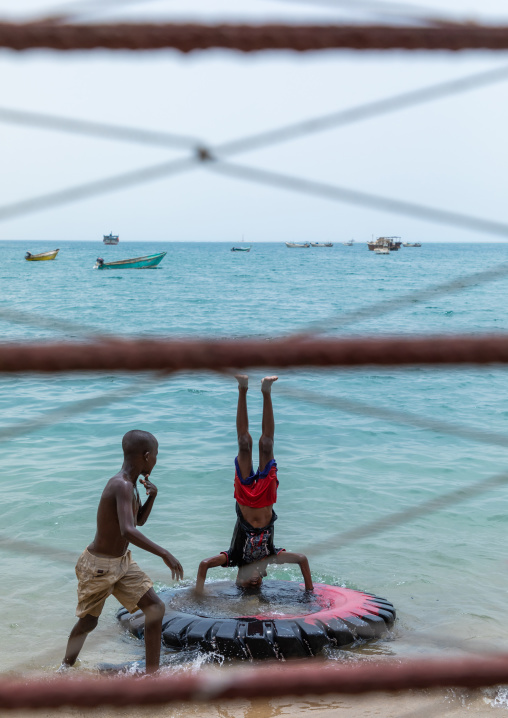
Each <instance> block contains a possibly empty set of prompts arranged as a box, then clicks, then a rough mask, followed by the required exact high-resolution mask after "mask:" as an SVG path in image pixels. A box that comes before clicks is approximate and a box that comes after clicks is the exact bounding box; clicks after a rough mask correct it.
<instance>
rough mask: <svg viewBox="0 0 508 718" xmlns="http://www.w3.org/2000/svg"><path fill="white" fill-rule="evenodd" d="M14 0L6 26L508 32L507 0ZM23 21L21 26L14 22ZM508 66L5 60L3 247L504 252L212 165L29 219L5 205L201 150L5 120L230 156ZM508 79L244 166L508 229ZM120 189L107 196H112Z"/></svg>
mask: <svg viewBox="0 0 508 718" xmlns="http://www.w3.org/2000/svg"><path fill="white" fill-rule="evenodd" d="M334 4H335V3H334V2H333V0H319V2H318V0H314V1H311V0H309V2H307V3H306V2H303V1H298V0H293V1H292V2H291V1H290V0H271V1H268V0H245V1H244V2H242V3H240V2H238V0H237V1H236V2H233V1H232V0H231V1H230V2H227V1H226V0H222V1H220V2H219V1H214V0H185V1H184V0H166V1H165V2H146V1H143V0H139V1H138V2H133V0H130V2H129V1H128V0H124V2H121V0H102V1H101V3H98V2H97V3H93V2H80V3H77V2H68V3H65V2H62V3H60V4H58V3H57V2H54V3H50V0H46V1H45V2H43V1H42V0H17V2H16V3H13V2H12V1H8V0H0V18H1V19H8V20H12V21H22V20H32V19H36V18H38V17H41V16H42V17H45V16H47V15H48V14H53V13H57V12H66V13H69V14H72V15H73V17H75V19H76V20H77V21H82V22H86V21H113V20H120V19H121V20H147V21H153V20H168V21H169V20H175V21H185V20H192V21H196V20H199V21H205V22H218V21H221V22H223V21H228V20H229V21H231V22H235V21H238V20H242V21H252V22H256V23H259V22H264V21H282V22H307V21H316V22H329V21H331V22H341V21H347V22H352V21H353V22H358V21H372V20H374V21H383V22H388V23H397V24H400V23H403V22H407V21H408V18H410V17H413V18H414V21H415V22H419V18H421V17H424V16H425V15H426V14H429V15H431V16H433V17H436V16H440V17H443V16H446V15H449V16H450V17H452V18H454V19H459V20H461V21H464V20H465V21H473V22H492V23H495V22H506V23H507V24H508V11H506V13H505V12H504V3H503V2H501V0H483V3H482V11H481V15H480V14H479V13H478V10H477V6H478V3H477V2H471V1H470V0H467V1H466V0H463V1H462V0H441V2H440V3H439V4H435V3H433V2H432V1H431V0H419V2H418V3H413V4H409V3H407V4H402V3H397V4H395V3H388V2H381V1H380V2H379V3H376V2H375V1H374V0H368V1H367V0H361V1H360V0H358V1H357V2H356V5H354V3H353V2H351V1H350V2H346V0H337V2H336V8H335V7H334ZM13 7H15V12H14V10H13ZM503 66H508V53H494V52H490V53H489V52H462V53H451V52H450V53H448V52H439V53H429V52H417V53H407V52H406V53H404V52H393V51H390V52H386V53H379V52H365V53H359V52H352V51H333V52H324V53H307V54H301V55H299V54H296V53H291V52H277V53H276V52H270V53H258V54H252V55H242V54H240V53H236V52H225V51H212V52H209V51H208V52H200V53H193V54H192V55H189V56H183V55H181V54H179V53H176V52H173V51H157V52H153V53H150V52H145V53H129V52H114V53H113V52H107V51H94V52H87V53H84V52H76V53H66V54H63V53H55V52H49V51H31V52H26V53H14V52H12V51H8V50H0V83H1V89H2V92H1V100H0V131H1V141H0V148H1V158H2V168H3V173H2V191H1V198H0V238H1V239H4V240H6V239H19V240H24V239H47V240H50V239H51V240H60V241H63V240H93V241H96V240H97V239H98V238H100V237H101V236H102V234H103V233H108V232H109V231H113V232H115V233H119V234H120V235H121V237H122V241H137V240H156V241H205V240H209V241H227V242H236V241H239V240H240V239H241V237H242V236H244V237H245V239H246V240H247V241H249V242H257V241H275V242H281V241H287V240H295V241H303V240H309V239H314V240H318V241H344V240H347V239H350V238H351V237H354V238H355V239H356V240H357V241H365V240H367V239H369V238H370V237H371V236H372V235H373V234H374V235H380V234H390V235H392V234H396V235H402V236H403V238H404V239H405V240H406V241H431V240H432V241H498V240H500V239H502V237H500V236H499V235H497V236H496V235H491V234H489V233H487V232H486V231H482V230H480V229H477V228H476V229H475V228H458V227H453V226H450V225H443V224H439V223H437V222H434V221H427V220H424V219H419V218H416V217H411V216H408V215H407V214H405V213H402V212H400V211H394V210H391V211H384V210H381V209H379V208H377V209H376V208H371V207H367V206H361V205H357V204H348V203H346V202H344V201H332V200H331V199H326V198H321V197H316V196H306V195H304V194H298V193H293V192H291V191H289V190H287V189H280V188H275V187H270V186H262V185H260V184H256V183H252V182H247V181H244V180H240V179H235V178H231V177H225V176H222V175H219V174H217V173H216V172H212V171H210V170H207V169H206V166H204V167H203V166H202V165H200V166H197V167H195V168H192V169H189V170H187V171H186V172H184V173H181V174H178V175H173V176H166V177H159V178H157V179H154V180H151V181H148V182H145V183H143V184H139V185H138V186H133V187H130V188H128V189H122V190H117V191H114V192H104V193H103V194H102V195H100V196H96V197H89V198H86V199H81V200H79V201H75V202H72V203H68V204H65V205H62V206H59V207H52V208H46V209H42V210H39V211H36V212H29V213H20V214H17V215H16V216H11V217H6V215H5V212H4V214H3V215H2V212H3V208H5V207H7V206H10V205H11V204H13V203H17V202H21V201H23V200H26V199H29V198H32V197H37V196H40V195H44V194H48V193H52V192H58V191H61V190H66V189H69V188H72V187H75V186H78V185H81V184H83V183H87V182H93V181H96V180H108V178H110V177H114V176H117V175H121V174H123V173H127V172H131V171H136V170H141V169H143V168H145V167H152V166H154V165H158V164H162V163H165V162H168V161H170V160H176V159H180V158H182V159H183V158H185V157H188V156H189V155H190V154H192V153H193V149H192V146H191V145H189V149H186V147H185V145H183V146H182V147H180V148H172V147H162V146H155V145H153V146H152V145H147V144H142V143H135V142H127V141H125V140H121V139H109V140H108V139H99V138H93V137H85V136H80V135H76V134H70V133H62V132H55V131H49V130H43V129H40V128H39V129H37V128H34V127H31V126H27V125H23V124H19V123H18V124H14V123H12V122H6V121H5V119H6V117H5V114H4V115H2V111H5V110H7V109H9V110H25V111H30V112H37V113H49V114H52V115H58V116H62V117H69V118H75V119H81V120H88V121H95V122H102V123H109V124H114V125H122V126H125V127H133V128H137V129H145V130H152V131H157V132H166V133H174V134H178V135H184V136H185V137H187V138H197V139H198V140H199V141H200V142H202V143H204V144H206V145H211V146H214V145H218V144H221V143H224V142H229V141H231V140H234V139H238V138H242V137H244V136H248V135H251V134H255V133H258V132H261V131H265V130H270V129H276V128H278V127H279V126H284V125H287V124H291V123H295V122H299V121H301V120H307V119H311V118H313V117H319V116H322V115H326V114H329V113H333V112H338V111H341V110H347V109H349V108H354V107H356V106H359V105H362V104H365V103H368V102H373V101H377V100H383V99H386V98H390V97H392V96H396V95H398V94H401V93H404V92H408V91H413V90H416V89H418V88H424V87H428V86H432V85H435V84H437V83H443V82H446V81H449V80H453V79H458V78H461V77H466V76H468V75H472V74H475V73H480V72H485V71H488V70H493V69H494V68H498V67H503ZM507 126H508V72H507V73H506V79H505V80H504V81H502V82H497V83H495V84H492V85H490V86H486V87H482V88H480V89H475V90H473V91H469V92H465V93H462V94H458V95H453V96H450V97H448V98H445V99H440V100H437V101H434V102H429V103H426V104H424V105H420V106H416V107H413V108H407V109H404V110H399V111H394V112H388V113H385V114H383V115H382V116H379V117H375V118H370V119H364V120H362V121H359V122H356V123H354V124H350V125H345V126H342V127H336V128H329V129H327V130H326V131H323V132H320V133H315V134H311V135H309V136H306V137H304V138H300V139H294V140H291V141H288V142H285V143H282V144H278V145H270V146H267V147H266V148H263V149H256V150H250V151H244V152H241V153H238V154H236V155H235V156H234V157H233V156H232V157H230V158H229V159H230V161H231V162H238V163H241V164H242V165H248V166H249V167H254V168H257V169H262V170H269V171H271V172H277V173H283V174H285V175H290V176H293V177H298V178H302V179H309V180H313V181H317V182H322V183H327V184H331V185H336V186H339V187H342V188H347V189H350V190H354V191H356V192H362V193H371V194H375V195H382V196H384V197H389V198H392V199H398V200H403V201H405V202H416V203H418V204H423V205H428V206H431V207H436V208H439V209H442V210H448V211H451V212H457V213H467V214H469V215H474V216H476V217H481V218H485V219H488V220H489V221H497V222H500V223H504V222H506V223H508V217H507V216H506V215H507V212H506V199H505V198H506V184H507V182H506V179H507V178H506V175H507V167H508V149H507V143H506V139H505V138H506V127H507ZM107 184H108V182H106V185H107Z"/></svg>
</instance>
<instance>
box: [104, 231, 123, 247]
mask: <svg viewBox="0 0 508 718" xmlns="http://www.w3.org/2000/svg"><path fill="white" fill-rule="evenodd" d="M102 241H103V242H104V244H118V242H119V241H120V237H119V236H118V234H113V232H110V233H109V234H103V235H102Z"/></svg>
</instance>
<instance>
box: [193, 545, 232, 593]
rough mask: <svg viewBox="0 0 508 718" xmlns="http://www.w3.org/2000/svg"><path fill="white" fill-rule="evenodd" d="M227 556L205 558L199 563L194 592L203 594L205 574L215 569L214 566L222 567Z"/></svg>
mask: <svg viewBox="0 0 508 718" xmlns="http://www.w3.org/2000/svg"><path fill="white" fill-rule="evenodd" d="M227 560H228V558H227V556H226V554H225V553H220V554H219V555H218V556H212V557H211V558H205V559H203V560H202V561H201V563H200V564H199V568H198V577H197V579H196V592H197V593H203V589H204V587H205V579H206V572H207V571H208V569H209V568H215V567H216V566H224V564H225V563H227Z"/></svg>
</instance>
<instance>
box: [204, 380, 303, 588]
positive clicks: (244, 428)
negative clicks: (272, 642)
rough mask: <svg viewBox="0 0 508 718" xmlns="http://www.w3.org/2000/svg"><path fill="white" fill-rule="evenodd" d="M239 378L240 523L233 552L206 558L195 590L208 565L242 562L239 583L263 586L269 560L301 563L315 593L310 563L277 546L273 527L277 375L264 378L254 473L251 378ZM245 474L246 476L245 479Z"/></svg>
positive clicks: (237, 477) (237, 461)
mask: <svg viewBox="0 0 508 718" xmlns="http://www.w3.org/2000/svg"><path fill="white" fill-rule="evenodd" d="M236 379H237V381H238V408H237V413H236V429H237V433H238V456H237V458H236V459H235V467H236V472H235V499H236V502H237V503H236V515H237V521H236V526H235V529H234V532H233V538H232V541H231V546H230V547H229V550H228V551H221V553H220V554H218V555H217V556H212V558H207V559H204V560H203V561H201V563H200V564H199V569H198V577H197V581H196V591H197V592H198V593H201V592H202V591H203V588H204V584H205V579H206V574H207V571H208V569H209V568H214V567H215V566H238V568H239V571H238V576H237V579H236V583H237V585H238V586H242V587H244V588H255V587H258V586H260V585H261V584H262V582H263V576H266V565H267V564H268V563H278V564H280V563H297V564H299V566H300V569H301V572H302V576H303V578H304V581H305V589H306V590H307V591H312V589H313V585H312V578H311V574H310V568H309V562H308V560H307V557H306V556H304V555H303V554H302V553H290V552H288V551H286V550H285V549H282V548H275V546H274V542H273V535H274V528H273V525H274V523H275V521H276V520H277V514H276V513H275V511H274V510H273V504H274V503H275V502H276V501H277V487H278V485H279V481H278V479H277V464H276V463H275V459H274V457H273V439H274V433H275V421H274V418H273V406H272V393H271V390H272V384H273V382H274V381H277V379H278V377H276V376H266V377H265V378H264V379H262V380H261V392H262V394H263V419H262V424H261V432H262V433H261V438H260V439H259V468H258V470H257V471H256V472H255V473H254V468H253V466H252V437H251V435H250V434H249V418H248V415H247V390H248V388H249V378H248V377H247V376H244V375H239V376H237V377H236ZM244 477H245V478H244Z"/></svg>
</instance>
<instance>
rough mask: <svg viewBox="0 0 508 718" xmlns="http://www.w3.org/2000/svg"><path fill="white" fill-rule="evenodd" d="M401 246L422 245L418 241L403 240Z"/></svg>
mask: <svg viewBox="0 0 508 718" xmlns="http://www.w3.org/2000/svg"><path fill="white" fill-rule="evenodd" d="M402 246H403V247H421V246H422V245H421V244H420V242H403V243H402Z"/></svg>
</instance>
